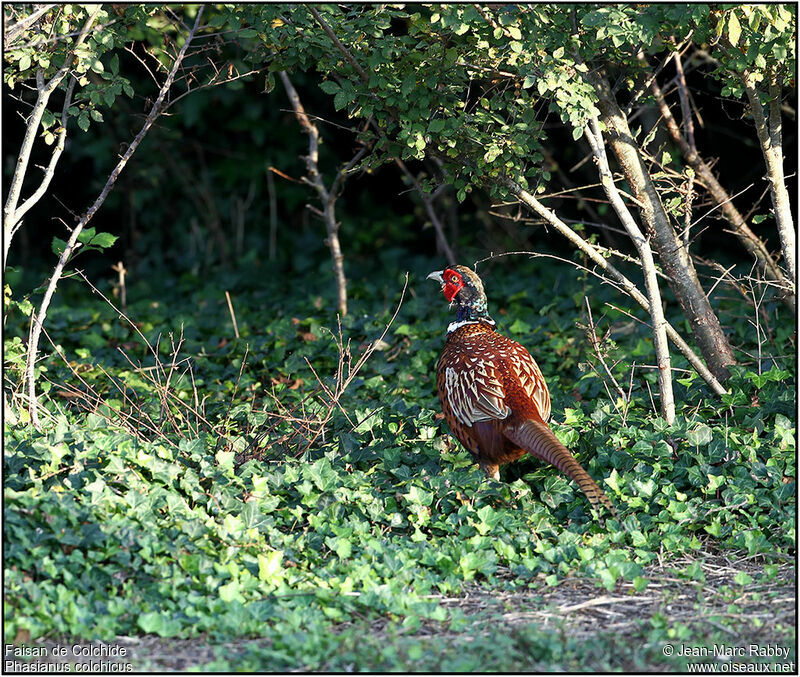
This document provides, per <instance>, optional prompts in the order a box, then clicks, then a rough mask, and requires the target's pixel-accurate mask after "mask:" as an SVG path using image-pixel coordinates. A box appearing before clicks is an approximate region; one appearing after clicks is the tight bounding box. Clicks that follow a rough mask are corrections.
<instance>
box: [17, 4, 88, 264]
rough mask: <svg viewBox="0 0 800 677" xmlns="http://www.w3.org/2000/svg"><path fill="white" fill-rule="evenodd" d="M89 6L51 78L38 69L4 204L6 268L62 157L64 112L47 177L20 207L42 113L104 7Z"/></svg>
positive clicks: (68, 93)
mask: <svg viewBox="0 0 800 677" xmlns="http://www.w3.org/2000/svg"><path fill="white" fill-rule="evenodd" d="M90 7H91V9H90V10H89V16H88V17H87V18H86V21H85V22H84V24H83V27H82V28H81V31H80V33H79V34H78V37H77V38H76V39H75V45H74V46H73V48H72V50H71V51H70V52H68V53H67V56H66V60H65V63H64V65H63V66H62V67H61V68H60V69H59V70H58V71H57V72H56V74H55V75H54V76H53V77H52V78H50V80H49V81H48V82H45V81H44V73H43V71H42V70H41V69H39V70H38V71H37V73H36V89H37V90H38V95H37V97H36V103H35V104H34V105H33V110H32V111H31V114H30V115H29V116H28V119H27V121H26V123H25V124H26V127H25V136H24V137H23V139H22V145H21V146H20V150H19V155H18V156H17V164H16V167H15V168H14V174H13V176H12V177H11V185H10V186H9V189H8V196H7V197H6V202H5V205H4V206H3V270H5V268H6V261H7V260H8V251H9V249H10V248H11V240H12V239H13V238H14V235H15V234H16V232H17V230H18V229H19V225H20V220H21V219H22V216H23V215H24V214H25V213H26V212H27V211H28V210H29V209H30V208H31V207H33V205H34V204H36V202H38V201H39V199H40V198H41V197H42V195H44V192H45V190H46V189H47V186H48V185H49V184H50V180H51V179H52V177H53V173H54V172H55V168H56V164H57V163H58V159H59V158H60V157H61V152H62V151H63V150H64V139H63V137H64V136H65V135H66V123H65V122H64V120H63V117H64V116H63V115H62V132H61V133H60V134H59V142H58V144H57V145H56V147H55V148H54V149H53V154H52V156H51V158H50V162H49V164H48V167H47V169H46V170H45V175H44V178H43V179H42V182H41V184H40V186H39V188H38V189H37V190H36V191H35V192H34V194H33V195H31V197H29V198H28V199H27V200H25V202H24V203H23V204H22V206H21V207H18V205H19V200H20V197H21V194H22V184H23V182H24V181H25V176H26V174H27V172H28V163H29V162H30V157H31V151H32V150H33V144H34V143H35V141H36V137H37V135H38V133H39V125H40V123H41V121H42V116H43V115H44V112H45V110H46V109H47V104H48V103H49V101H50V97H51V96H52V94H53V92H54V91H55V90H56V88H57V87H58V86H59V85H60V84H61V82H62V81H63V80H64V78H65V77H66V76H67V74H68V73H69V71H70V68H71V67H72V57H73V54H74V53H75V48H77V47H78V46H79V45H81V44H82V43H83V42H84V40H86V37H87V36H88V34H89V31H90V29H91V28H92V26H93V25H94V22H95V20H96V19H97V14H98V13H99V12H100V9H101V6H100V5H91V6H90ZM73 87H74V83H70V87H68V91H67V102H69V100H70V99H71V97H72V89H73ZM66 108H69V103H67V104H66Z"/></svg>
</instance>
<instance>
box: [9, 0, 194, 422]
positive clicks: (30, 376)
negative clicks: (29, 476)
mask: <svg viewBox="0 0 800 677" xmlns="http://www.w3.org/2000/svg"><path fill="white" fill-rule="evenodd" d="M98 8H99V5H98ZM203 9H204V8H203V6H202V5H201V6H200V7H199V9H198V11H197V17H196V19H195V22H194V26H193V27H192V30H191V31H190V32H189V34H188V35H187V36H186V40H185V42H184V43H183V46H182V47H181V49H180V52H179V53H178V56H177V57H175V61H174V62H173V64H172V68H171V69H170V72H169V75H167V79H166V80H165V81H164V84H163V85H162V86H161V89H160V91H159V93H158V97H157V98H156V101H155V103H154V104H153V106H152V108H151V109H150V113H149V114H148V115H147V118H146V119H145V121H144V124H143V125H142V128H141V130H139V133H138V134H137V135H136V137H135V138H134V139H133V141H132V142H131V144H130V146H128V148H127V150H126V151H125V154H124V155H123V156H122V157H121V158H120V159H119V162H117V165H116V166H115V167H114V170H113V171H112V172H111V175H110V176H109V177H108V181H106V184H105V186H104V187H103V190H102V191H101V192H100V195H98V196H97V199H96V200H95V201H94V204H92V206H91V207H89V209H88V210H87V211H86V213H85V214H84V215H83V217H81V219H80V221H78V223H77V225H76V226H75V228H73V230H72V235H71V236H70V238H69V240H68V241H67V245H66V247H64V251H63V252H61V256H60V257H59V259H58V263H57V264H56V267H55V270H54V271H53V274H52V275H51V277H50V282H49V283H48V285H47V290H46V291H45V293H44V298H43V299H42V304H41V306H40V307H39V312H38V313H37V314H36V317H35V319H34V321H33V323H32V324H31V335H30V341H29V342H28V358H27V362H26V365H25V372H26V376H27V381H28V399H29V402H28V406H29V410H30V415H31V422H32V423H33V424H34V426H35V427H36V428H37V430H39V429H41V426H40V424H39V407H38V402H37V397H36V379H35V369H34V367H35V365H36V356H37V354H38V352H39V338H40V336H41V332H42V327H43V326H44V321H45V318H46V317H47V309H48V308H49V306H50V301H51V300H52V298H53V294H54V293H55V290H56V286H57V285H58V281H59V280H60V279H61V273H62V272H63V270H64V267H65V266H66V265H67V261H69V258H70V256H71V255H72V252H73V250H74V249H75V244H76V243H77V241H78V236H79V235H80V234H81V231H82V230H83V228H84V226H86V224H87V223H88V222H89V221H90V220H91V218H92V217H93V216H94V215H95V213H96V212H97V210H98V209H100V207H101V206H102V204H103V202H105V199H106V197H108V194H109V193H110V192H111V189H112V188H113V187H114V184H115V183H116V182H117V179H118V178H119V175H120V173H121V172H122V170H123V169H124V168H125V165H126V164H128V160H130V158H131V156H132V155H133V154H134V152H135V151H136V149H137V148H138V147H139V144H140V143H141V142H142V139H144V137H145V135H146V134H147V132H148V131H149V130H150V128H151V127H152V126H153V123H154V122H155V120H156V118H157V117H158V116H159V115H160V113H161V112H162V110H161V104H162V103H163V101H164V98H165V97H166V95H167V92H168V91H169V89H170V87H171V86H172V82H173V80H174V79H175V74H176V73H177V72H178V69H179V68H180V66H181V64H182V63H183V59H184V57H185V56H186V50H187V49H188V48H189V45H190V44H191V42H192V38H194V34H195V31H196V30H197V27H198V26H199V25H200V18H201V17H202V16H203ZM87 22H88V20H87ZM87 30H88V29H87Z"/></svg>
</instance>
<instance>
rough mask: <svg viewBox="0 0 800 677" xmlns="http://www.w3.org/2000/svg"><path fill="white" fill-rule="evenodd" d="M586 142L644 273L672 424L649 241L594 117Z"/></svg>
mask: <svg viewBox="0 0 800 677" xmlns="http://www.w3.org/2000/svg"><path fill="white" fill-rule="evenodd" d="M583 131H584V134H585V135H586V138H587V140H588V141H589V145H590V146H591V147H592V152H593V153H594V157H595V162H596V163H597V168H598V170H599V172H600V179H601V181H602V183H603V190H605V193H606V195H607V196H608V199H609V200H610V201H611V206H612V207H613V208H614V211H615V212H616V213H617V216H618V217H619V219H620V221H621V222H622V224H623V225H624V226H625V230H627V231H628V234H629V235H630V237H631V240H632V241H633V244H634V246H635V247H636V251H637V252H638V253H639V260H640V261H641V267H642V273H643V275H644V284H645V289H646V290H647V300H648V306H649V312H650V318H651V319H652V322H653V344H654V347H655V351H656V361H657V363H658V388H659V393H660V394H661V413H662V415H663V416H664V419H665V420H666V421H667V423H669V424H670V425H672V423H673V422H674V421H675V397H674V395H673V393H672V371H671V363H670V357H669V343H668V342H667V331H666V322H667V321H666V319H665V318H664V308H663V306H662V302H661V290H660V289H659V287H658V277H657V276H656V264H655V261H654V260H653V252H652V250H651V249H650V241H649V239H647V238H645V237H644V235H643V234H642V231H641V229H640V228H639V226H638V224H637V223H636V221H635V220H634V218H633V215H632V214H631V213H630V211H628V207H627V206H626V205H625V202H624V201H623V199H622V196H621V195H620V194H619V191H618V190H617V187H616V185H615V184H614V177H613V176H612V175H611V168H610V167H609V164H608V157H607V155H606V149H605V144H604V143H603V136H602V133H601V132H600V124H599V122H598V120H597V117H593V118H592V124H591V126H590V125H587V126H586V127H585V128H584V130H583Z"/></svg>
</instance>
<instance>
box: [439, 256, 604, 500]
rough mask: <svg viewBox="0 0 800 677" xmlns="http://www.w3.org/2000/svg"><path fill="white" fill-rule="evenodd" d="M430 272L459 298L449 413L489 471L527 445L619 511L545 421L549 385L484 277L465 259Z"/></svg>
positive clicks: (449, 367) (444, 358) (448, 294)
mask: <svg viewBox="0 0 800 677" xmlns="http://www.w3.org/2000/svg"><path fill="white" fill-rule="evenodd" d="M428 279H432V280H436V281H437V282H439V283H440V284H441V285H442V292H443V294H444V297H445V298H446V299H447V301H448V302H449V303H450V304H451V306H452V305H456V308H457V310H456V320H455V322H452V323H451V324H450V325H449V326H448V327H447V339H446V341H445V344H444V350H443V351H442V355H441V357H440V358H439V365H438V367H437V369H436V387H437V391H438V395H439V400H440V401H441V403H442V409H443V411H444V415H445V419H446V420H447V423H448V425H449V426H450V429H451V430H452V431H453V433H454V434H455V436H456V438H457V439H458V441H459V442H461V444H463V445H464V446H465V447H466V448H467V449H468V450H469V452H470V453H471V454H472V455H473V457H474V458H475V460H476V461H477V463H478V465H479V466H480V468H481V469H482V470H483V471H484V473H486V475H487V476H489V477H493V478H494V479H499V477H500V472H499V467H500V465H502V464H504V463H510V462H511V461H515V460H517V459H518V458H520V457H521V456H522V455H524V454H526V453H528V454H532V455H534V456H536V457H537V458H540V459H542V460H544V461H547V462H548V463H550V464H552V465H554V466H555V467H556V468H558V469H559V470H560V471H561V472H563V473H564V474H565V475H567V477H569V478H570V479H573V480H575V482H577V484H578V486H579V487H580V488H581V491H583V493H584V494H586V498H588V499H589V501H590V503H591V504H592V505H593V506H594V507H596V508H598V509H599V507H600V504H602V505H604V506H605V507H606V508H608V510H609V511H610V512H611V513H612V514H614V515H616V512H615V510H614V507H613V506H612V504H611V501H609V499H608V497H607V496H606V495H605V494H604V493H603V491H602V490H601V489H600V487H598V486H597V484H596V483H595V482H594V480H593V479H592V478H591V477H589V474H588V473H587V472H586V471H585V470H584V469H583V467H581V464H580V463H578V461H577V460H576V459H575V457H574V456H573V455H572V454H571V453H570V452H569V451H568V450H567V448H566V447H565V446H564V445H563V444H561V442H559V441H558V439H557V438H556V436H555V435H554V434H553V432H552V431H551V430H550V428H549V426H548V425H547V419H548V418H550V393H549V391H548V390H547V384H546V383H545V381H544V377H543V376H542V372H541V371H540V370H539V366H538V365H537V364H536V361H535V360H534V359H533V357H531V354H530V353H529V352H528V351H527V350H526V349H525V348H524V347H523V346H521V345H520V344H519V343H517V342H516V341H512V340H511V339H510V338H507V337H505V336H503V335H502V334H499V333H498V332H497V331H496V329H495V322H494V320H493V319H492V318H491V317H489V313H488V311H487V303H486V294H485V293H484V291H483V283H482V282H481V280H480V278H479V277H478V276H477V275H476V274H475V273H474V272H473V271H472V270H470V269H469V268H467V267H465V266H451V267H449V268H446V269H445V270H437V271H435V272H433V273H431V274H430V275H428Z"/></svg>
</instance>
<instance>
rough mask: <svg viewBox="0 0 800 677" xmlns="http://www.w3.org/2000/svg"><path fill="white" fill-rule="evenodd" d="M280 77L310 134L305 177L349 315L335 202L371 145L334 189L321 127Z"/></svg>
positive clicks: (341, 307) (341, 172)
mask: <svg viewBox="0 0 800 677" xmlns="http://www.w3.org/2000/svg"><path fill="white" fill-rule="evenodd" d="M309 11H311V12H312V13H314V12H316V10H315V9H313V8H312V7H309ZM280 77H281V82H283V86H284V89H285V90H286V95H287V96H288V97H289V101H290V102H291V104H292V108H293V109H294V113H295V117H296V118H297V121H298V122H299V123H300V127H301V128H302V129H303V131H304V132H305V133H306V135H307V136H308V155H307V156H306V157H305V158H304V159H305V163H306V172H307V176H305V177H303V179H304V182H305V183H307V184H308V185H310V186H312V187H313V188H314V189H315V190H316V191H317V195H318V196H319V201H320V202H321V203H322V212H321V213H319V212H318V213H319V215H320V216H321V217H322V220H323V222H324V223H325V230H326V232H327V235H328V237H327V241H326V244H327V245H328V248H329V249H330V251H331V258H332V259H333V272H334V275H335V277H336V293H337V298H338V308H339V312H340V313H341V314H342V315H346V314H347V278H346V277H345V274H344V255H343V254H342V247H341V244H340V242H339V224H338V223H337V221H336V211H335V204H336V198H337V197H338V195H339V191H340V190H341V188H342V184H343V182H344V181H345V180H346V178H347V173H348V172H349V171H350V170H351V169H352V168H353V167H354V166H355V165H356V163H357V162H358V161H359V160H360V159H361V157H362V156H363V155H364V153H365V152H366V150H367V149H366V146H365V147H364V148H362V149H361V150H360V151H359V152H358V153H356V155H355V157H354V158H353V159H352V160H350V162H349V163H348V164H347V165H346V166H345V167H343V168H342V169H340V170H339V172H338V173H337V175H336V178H334V180H333V183H332V185H331V189H330V190H328V189H327V188H326V187H325V182H324V181H323V180H322V175H321V174H320V172H319V130H318V129H317V126H316V125H315V124H314V123H313V122H311V120H310V119H309V117H308V115H307V114H306V111H305V108H303V103H302V102H301V101H300V95H299V94H298V93H297V90H296V89H295V88H294V85H292V81H291V80H290V79H289V75H288V74H287V73H286V71H281V72H280ZM317 211H318V210H317Z"/></svg>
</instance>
